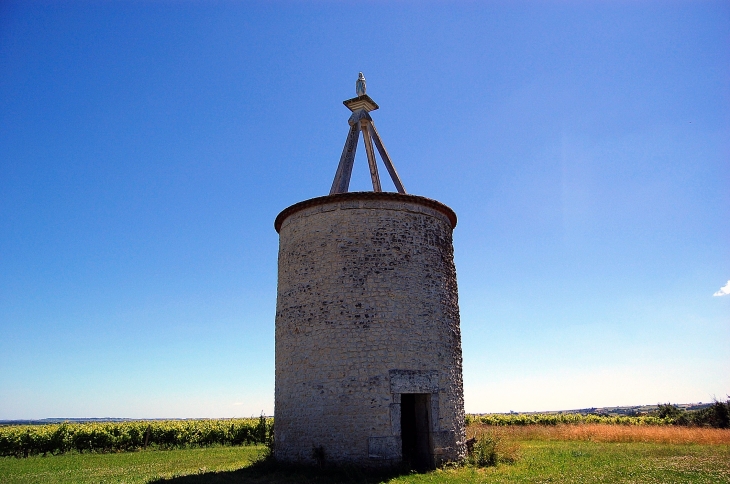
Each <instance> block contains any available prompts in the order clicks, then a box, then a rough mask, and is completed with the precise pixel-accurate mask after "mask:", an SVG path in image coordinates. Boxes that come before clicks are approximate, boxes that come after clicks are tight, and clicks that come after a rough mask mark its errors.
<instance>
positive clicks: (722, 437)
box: [467, 424, 730, 445]
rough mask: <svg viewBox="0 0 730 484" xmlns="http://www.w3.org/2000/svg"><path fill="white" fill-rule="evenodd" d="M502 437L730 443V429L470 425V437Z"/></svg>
mask: <svg viewBox="0 0 730 484" xmlns="http://www.w3.org/2000/svg"><path fill="white" fill-rule="evenodd" d="M485 433H486V434H489V435H492V436H494V437H496V438H498V439H499V440H502V441H519V440H587V441H593V442H650V443H658V444H704V445H722V444H724V445H730V429H711V428H702V427H680V426H670V425H666V426H653V425H652V426H648V425H605V424H604V425H601V424H579V425H548V426H545V425H526V426H509V427H501V426H500V427H498V426H489V425H470V426H469V427H467V436H468V437H469V438H471V437H475V436H480V435H484V434H485Z"/></svg>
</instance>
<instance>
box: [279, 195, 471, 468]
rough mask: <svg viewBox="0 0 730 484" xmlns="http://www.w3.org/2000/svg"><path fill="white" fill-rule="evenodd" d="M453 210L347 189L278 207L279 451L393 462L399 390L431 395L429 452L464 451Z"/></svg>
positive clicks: (444, 455) (297, 457)
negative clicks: (316, 452) (322, 453)
mask: <svg viewBox="0 0 730 484" xmlns="http://www.w3.org/2000/svg"><path fill="white" fill-rule="evenodd" d="M455 225H456V216H455V215H454V213H453V211H451V209H449V208H448V207H446V206H445V205H443V204H440V203H439V202H436V201H433V200H429V199H426V198H423V197H417V196H413V195H401V194H395V193H374V192H365V193H358V192H356V193H344V194H338V195H332V196H328V197H320V198H316V199H312V200H307V201H305V202H301V203H299V204H296V205H293V206H292V207H289V208H288V209H286V210H284V211H283V212H282V213H281V214H279V217H277V220H276V223H275V226H276V229H277V231H279V234H280V237H279V278H278V294H277V309H276V389H275V430H274V431H275V456H276V458H277V459H279V460H282V461H288V462H301V463H314V461H315V460H314V454H313V449H314V448H321V449H322V450H323V451H324V456H325V459H326V461H327V462H335V463H355V464H362V465H373V466H382V465H391V464H396V463H399V462H400V461H401V459H402V453H401V446H402V443H401V428H400V427H401V420H400V418H401V417H400V415H401V413H400V405H401V395H403V394H404V393H420V394H429V402H430V410H431V411H430V424H429V425H430V426H431V439H432V442H431V447H432V451H433V455H434V459H435V461H436V463H439V462H441V461H445V460H455V459H460V458H462V457H463V455H464V452H465V444H464V440H465V435H464V398H463V387H462V357H461V333H460V328H459V308H458V294H457V285H456V270H455V267H454V259H453V245H452V230H453V227H454V226H455Z"/></svg>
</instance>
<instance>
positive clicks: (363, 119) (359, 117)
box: [330, 95, 406, 195]
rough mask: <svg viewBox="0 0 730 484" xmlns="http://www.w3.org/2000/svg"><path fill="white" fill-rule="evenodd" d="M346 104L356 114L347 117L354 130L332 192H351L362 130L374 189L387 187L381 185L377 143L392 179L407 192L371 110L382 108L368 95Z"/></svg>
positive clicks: (375, 190)
mask: <svg viewBox="0 0 730 484" xmlns="http://www.w3.org/2000/svg"><path fill="white" fill-rule="evenodd" d="M344 104H345V106H347V107H348V108H350V110H352V111H353V113H352V116H350V119H348V120H347V122H348V124H349V125H350V132H349V133H348V134H347V140H346V141H345V147H344V148H343V150H342V156H340V164H339V165H338V166H337V173H335V179H334V180H333V181H332V188H331V189H330V195H334V194H336V193H347V190H348V188H349V187H350V177H351V176H352V165H353V164H354V163H355V151H357V142H358V140H359V138H360V132H361V131H362V134H363V140H364V141H365V152H366V153H367V155H368V165H369V167H370V179H371V180H372V182H373V191H374V192H382V191H383V190H382V188H381V187H380V177H379V176H378V165H377V163H376V160H375V151H374V150H373V145H375V148H376V149H377V150H378V153H380V158H382V160H383V163H384V164H385V168H386V169H387V170H388V173H389V174H390V178H391V180H393V184H394V185H395V188H396V190H398V193H406V189H405V188H404V187H403V183H402V182H401V181H400V177H399V176H398V172H397V171H395V166H394V165H393V162H392V161H391V159H390V155H389V154H388V151H387V150H386V149H385V145H383V141H382V140H381V139H380V135H379V134H378V130H377V129H375V124H373V118H371V117H370V115H369V114H368V111H374V110H375V109H378V105H377V104H375V102H374V101H373V100H372V99H370V97H369V96H367V95H363V96H359V97H356V98H354V99H349V100H347V101H345V102H344Z"/></svg>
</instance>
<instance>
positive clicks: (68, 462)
mask: <svg viewBox="0 0 730 484" xmlns="http://www.w3.org/2000/svg"><path fill="white" fill-rule="evenodd" d="M519 445H520V450H519V459H518V461H517V462H516V463H515V464H499V465H498V466H496V467H489V468H486V469H477V468H470V467H460V468H451V469H442V470H437V471H434V472H430V473H427V474H398V473H390V474H380V475H373V474H367V473H364V472H362V471H358V470H355V469H337V470H328V471H317V470H314V469H290V468H283V467H275V466H271V465H267V464H265V463H264V464H261V463H259V464H253V465H252V463H253V462H254V460H255V459H256V458H258V457H259V456H261V455H263V453H264V452H265V450H264V448H263V447H261V446H250V447H213V448H202V449H183V450H167V451H140V452H129V453H118V454H66V455H60V456H52V457H30V458H27V459H17V458H9V457H6V458H2V459H0V482H2V483H26V482H28V483H29V482H33V483H56V482H59V483H65V482H69V483H70V482H73V483H92V482H93V483H100V482H125V483H143V482H160V480H161V479H169V480H164V481H162V482H166V483H171V484H224V483H233V482H238V483H240V482H244V483H257V484H272V483H277V484H283V483H302V484H332V483H341V482H343V483H346V482H349V483H367V484H370V483H373V484H374V483H379V482H387V483H390V484H396V483H450V484H456V483H474V482H478V483H508V482H509V483H528V482H529V483H549V482H552V483H576V484H577V483H663V484H664V483H708V484H709V483H712V484H717V483H730V446H728V445H696V444H681V445H678V444H650V443H601V442H588V441H547V440H529V441H521V442H520V444H519Z"/></svg>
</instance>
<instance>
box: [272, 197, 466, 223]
mask: <svg viewBox="0 0 730 484" xmlns="http://www.w3.org/2000/svg"><path fill="white" fill-rule="evenodd" d="M354 200H389V201H394V202H409V203H417V204H419V205H423V206H425V207H428V208H431V209H434V210H436V211H438V212H441V213H442V214H444V215H445V216H446V218H448V219H449V222H450V223H451V229H452V230H453V229H454V228H456V221H457V219H456V213H455V212H454V211H453V210H452V209H451V208H450V207H448V206H446V205H445V204H443V203H441V202H439V201H437V200H433V199H431V198H426V197H422V196H420V195H411V194H404V193H395V192H346V193H337V194H334V195H325V196H322V197H315V198H310V199H308V200H302V201H301V202H297V203H295V204H294V205H290V206H289V207H287V208H285V209H284V210H282V211H281V212H279V215H277V216H276V219H275V220H274V229H275V230H276V232H277V233H279V230H280V229H281V225H282V224H283V223H284V221H285V220H286V219H287V218H289V217H290V216H291V215H293V214H295V213H297V212H299V211H300V210H304V209H306V208H310V207H316V206H317V205H324V204H327V203H332V202H344V201H354Z"/></svg>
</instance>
